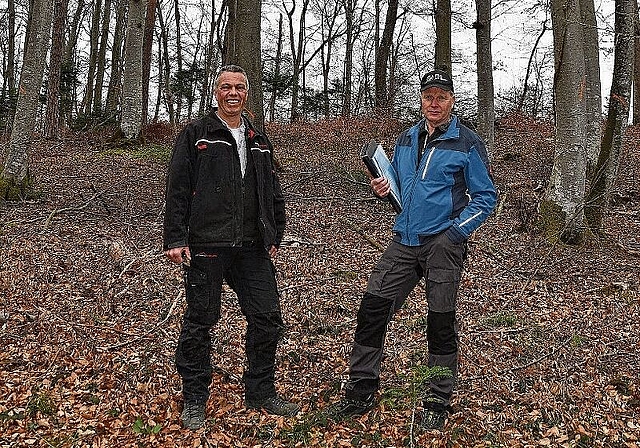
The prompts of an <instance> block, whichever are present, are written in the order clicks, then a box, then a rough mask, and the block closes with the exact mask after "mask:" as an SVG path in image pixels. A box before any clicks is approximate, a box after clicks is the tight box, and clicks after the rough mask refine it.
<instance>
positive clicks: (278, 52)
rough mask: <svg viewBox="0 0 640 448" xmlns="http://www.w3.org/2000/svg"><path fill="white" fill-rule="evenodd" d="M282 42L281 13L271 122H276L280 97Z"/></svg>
mask: <svg viewBox="0 0 640 448" xmlns="http://www.w3.org/2000/svg"><path fill="white" fill-rule="evenodd" d="M282 40H283V33H282V13H280V17H279V19H278V44H277V48H276V58H275V61H274V69H273V79H274V84H273V91H272V92H271V99H270V100H269V121H273V120H274V118H275V113H276V112H275V110H276V98H277V96H278V88H279V87H280V65H281V64H282Z"/></svg>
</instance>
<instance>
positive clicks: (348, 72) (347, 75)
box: [342, 0, 358, 117]
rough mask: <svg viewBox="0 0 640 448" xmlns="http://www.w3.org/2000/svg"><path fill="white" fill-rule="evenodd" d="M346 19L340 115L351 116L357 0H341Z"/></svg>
mask: <svg viewBox="0 0 640 448" xmlns="http://www.w3.org/2000/svg"><path fill="white" fill-rule="evenodd" d="M343 2H344V15H345V21H346V42H345V54H344V80H343V84H344V98H343V101H342V116H343V117H350V116H351V101H352V96H353V88H352V82H353V46H354V41H355V37H356V34H357V33H356V30H355V24H354V16H355V11H356V7H357V5H358V0H343Z"/></svg>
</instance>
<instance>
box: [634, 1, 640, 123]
mask: <svg viewBox="0 0 640 448" xmlns="http://www.w3.org/2000/svg"><path fill="white" fill-rule="evenodd" d="M633 11H634V13H633V17H634V19H635V24H634V32H635V33H634V34H635V39H634V40H633V47H634V49H635V52H634V53H635V56H634V59H633V61H634V62H633V124H634V125H636V124H640V20H639V18H638V1H637V0H634V2H633Z"/></svg>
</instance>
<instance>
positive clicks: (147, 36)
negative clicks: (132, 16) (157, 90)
mask: <svg viewBox="0 0 640 448" xmlns="http://www.w3.org/2000/svg"><path fill="white" fill-rule="evenodd" d="M156 9H157V0H147V13H146V14H147V15H146V19H145V23H144V39H143V43H142V125H143V126H144V125H145V124H147V120H148V115H149V75H150V73H151V57H152V49H153V29H154V27H155V23H156Z"/></svg>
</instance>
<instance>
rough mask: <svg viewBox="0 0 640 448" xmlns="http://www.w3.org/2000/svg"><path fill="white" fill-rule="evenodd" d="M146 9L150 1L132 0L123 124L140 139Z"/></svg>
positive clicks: (126, 133)
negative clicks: (147, 2)
mask: <svg viewBox="0 0 640 448" xmlns="http://www.w3.org/2000/svg"><path fill="white" fill-rule="evenodd" d="M145 10H146V2H143V1H142V0H130V1H129V18H128V20H127V37H126V41H125V52H124V78H123V85H122V92H123V95H122V120H121V123H120V128H121V130H122V133H123V135H124V137H125V138H127V139H137V138H139V137H140V131H141V129H142V39H143V36H144V15H145Z"/></svg>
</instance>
